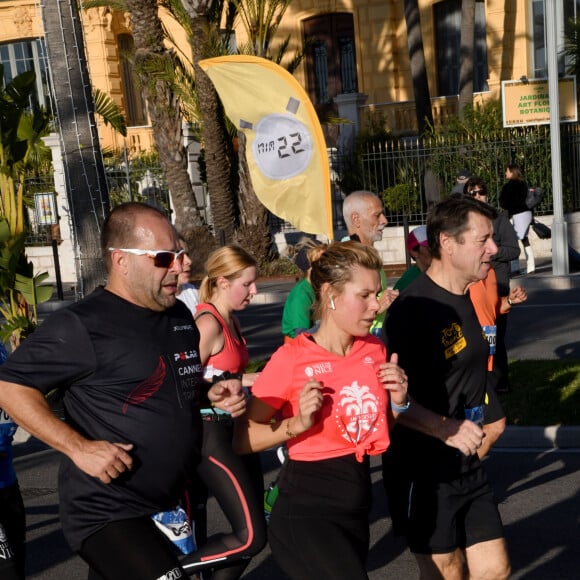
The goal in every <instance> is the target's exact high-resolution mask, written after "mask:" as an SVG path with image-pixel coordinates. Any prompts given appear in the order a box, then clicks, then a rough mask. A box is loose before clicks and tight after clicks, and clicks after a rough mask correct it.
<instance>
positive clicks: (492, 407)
mask: <svg viewBox="0 0 580 580" xmlns="http://www.w3.org/2000/svg"><path fill="white" fill-rule="evenodd" d="M490 374H491V373H488V381H487V386H486V396H485V406H484V409H483V423H484V425H489V424H490V423H495V422H496V421H499V420H500V419H503V418H504V417H505V413H504V412H503V407H502V406H501V401H500V400H499V397H498V396H497V393H496V391H495V388H494V387H493V386H492V385H491V384H490V383H492V381H491V380H489V375H490Z"/></svg>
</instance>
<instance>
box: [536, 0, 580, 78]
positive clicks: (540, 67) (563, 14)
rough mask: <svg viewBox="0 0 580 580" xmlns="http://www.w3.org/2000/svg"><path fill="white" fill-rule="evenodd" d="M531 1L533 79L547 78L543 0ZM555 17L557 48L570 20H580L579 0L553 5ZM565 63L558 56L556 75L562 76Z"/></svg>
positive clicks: (564, 1)
mask: <svg viewBox="0 0 580 580" xmlns="http://www.w3.org/2000/svg"><path fill="white" fill-rule="evenodd" d="M531 1H532V59H533V65H532V66H533V70H534V77H536V78H539V77H547V76H548V70H547V68H546V18H545V10H546V6H545V0H531ZM554 9H555V15H556V34H557V36H558V47H561V44H562V42H563V39H564V31H565V30H566V28H567V26H568V22H569V21H570V20H571V19H572V20H574V19H577V18H580V0H562V2H561V3H560V2H555V4H554ZM566 65H567V62H566V61H565V58H564V56H563V55H560V56H558V73H559V74H564V73H565V70H566Z"/></svg>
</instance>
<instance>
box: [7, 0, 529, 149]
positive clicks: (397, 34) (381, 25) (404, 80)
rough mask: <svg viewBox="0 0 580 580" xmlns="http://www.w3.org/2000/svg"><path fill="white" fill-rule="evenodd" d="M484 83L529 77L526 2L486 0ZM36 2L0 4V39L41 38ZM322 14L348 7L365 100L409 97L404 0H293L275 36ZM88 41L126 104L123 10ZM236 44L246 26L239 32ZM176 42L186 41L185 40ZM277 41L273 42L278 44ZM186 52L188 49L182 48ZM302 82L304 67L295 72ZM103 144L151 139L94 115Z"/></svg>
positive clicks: (101, 73)
mask: <svg viewBox="0 0 580 580" xmlns="http://www.w3.org/2000/svg"><path fill="white" fill-rule="evenodd" d="M433 4H434V2H433V0H419V6H420V13H421V24H422V30H423V42H424V50H425V57H426V59H427V63H428V65H427V66H428V77H429V84H430V91H431V95H432V96H434V95H437V90H436V70H435V65H434V64H433V63H434V57H435V54H434V51H435V41H434V29H433ZM485 6H486V20H487V43H488V64H489V87H490V90H491V91H492V92H493V93H494V94H495V95H496V96H499V89H500V86H501V85H500V83H501V80H507V79H517V78H520V77H521V76H522V75H528V76H530V75H531V61H530V54H529V50H530V49H529V36H528V35H527V33H526V29H527V25H528V23H529V20H530V15H529V13H528V12H529V2H528V1H527V0H486V3H485ZM39 11H40V8H39V4H38V3H33V2H30V0H19V1H18V0H14V1H3V2H1V3H0V42H7V41H10V40H15V39H19V38H31V37H36V36H41V35H42V24H41V18H40V12H39ZM326 12H351V13H352V14H353V18H354V25H355V37H356V39H357V75H358V83H359V91H360V92H361V93H365V94H367V95H368V99H367V104H373V103H375V104H376V103H379V104H380V103H389V102H398V101H409V100H413V90H412V81H411V76H410V71H409V59H408V53H407V50H408V49H407V34H406V25H405V19H404V13H403V0H366V1H359V0H350V1H348V0H342V1H341V0H294V1H293V2H292V4H291V5H290V7H289V9H288V11H287V13H286V16H285V17H284V19H283V21H282V23H281V26H280V33H279V36H278V37H279V38H280V39H282V38H284V37H285V36H286V35H288V34H290V35H291V45H290V47H289V48H290V52H292V51H293V49H296V48H298V47H300V46H301V45H302V21H303V20H304V19H306V18H309V17H311V16H315V15H319V14H324V13H326ZM83 23H84V27H85V34H86V35H85V43H86V48H87V53H88V61H89V69H90V75H91V81H92V83H93V85H94V86H95V87H98V88H99V89H101V90H102V91H104V92H106V93H107V94H109V95H110V96H111V98H113V99H114V100H115V101H116V102H117V103H118V104H119V105H121V106H123V93H122V89H121V75H120V66H119V54H118V49H117V41H116V37H117V35H118V34H121V33H130V23H129V19H128V18H127V15H124V14H119V13H110V11H109V10H108V9H105V8H99V9H92V10H90V11H88V12H85V13H83ZM237 40H238V43H240V42H242V41H243V31H239V32H238V39H237ZM179 42H181V43H183V44H184V45H185V39H184V38H183V37H180V40H179ZM275 44H276V43H275ZM186 49H187V48H186ZM296 77H297V79H298V81H299V82H301V83H302V84H304V83H305V71H304V66H302V67H301V68H300V69H299V70H298V71H297V73H296ZM97 122H98V130H99V134H100V136H101V142H102V146H103V147H111V148H121V147H123V146H124V145H126V146H128V147H129V149H130V150H131V151H135V150H138V149H148V148H149V147H150V146H151V144H152V138H151V130H150V127H134V128H131V129H130V131H129V133H130V134H129V137H128V138H127V140H125V139H123V138H122V137H120V136H119V135H117V134H115V133H114V132H113V131H112V129H111V128H110V127H106V126H105V125H104V124H103V122H102V120H100V119H97Z"/></svg>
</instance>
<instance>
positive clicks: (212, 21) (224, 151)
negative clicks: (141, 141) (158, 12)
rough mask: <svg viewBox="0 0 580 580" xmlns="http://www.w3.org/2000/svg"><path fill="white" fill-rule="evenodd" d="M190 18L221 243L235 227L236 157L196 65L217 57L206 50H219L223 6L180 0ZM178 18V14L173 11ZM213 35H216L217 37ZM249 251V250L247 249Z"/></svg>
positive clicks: (218, 108) (211, 193) (208, 172)
mask: <svg viewBox="0 0 580 580" xmlns="http://www.w3.org/2000/svg"><path fill="white" fill-rule="evenodd" d="M181 1H182V6H183V8H184V10H185V12H186V14H187V16H188V18H189V22H188V23H184V22H183V20H181V22H182V24H185V26H188V27H189V29H190V31H191V33H190V43H191V50H192V55H193V65H194V73H195V88H196V92H195V96H196V101H197V106H198V108H199V119H200V121H201V126H202V139H203V146H204V153H205V166H206V179H207V187H208V191H209V196H210V204H211V213H212V219H213V227H214V233H215V235H217V236H218V239H219V240H220V242H221V243H229V242H232V241H233V240H234V233H235V231H236V228H237V225H238V220H237V218H238V211H237V205H236V190H237V184H238V180H237V175H238V171H237V157H236V154H235V151H234V145H233V139H232V136H231V134H230V132H229V131H228V128H227V125H226V123H227V121H226V118H225V115H224V112H223V108H222V105H221V103H220V100H219V97H218V94H217V92H216V90H215V87H214V86H213V84H212V82H211V81H210V79H209V77H208V76H207V75H206V74H205V72H204V71H203V70H202V69H201V68H200V67H199V66H198V64H197V63H198V62H199V61H200V60H202V59H204V58H207V57H211V56H217V55H216V54H215V52H214V53H212V52H211V51H210V50H209V48H210V46H213V47H216V46H217V47H221V48H218V50H221V51H223V46H222V45H221V44H220V42H219V39H218V38H217V37H218V34H219V26H220V24H221V16H222V11H223V4H222V3H221V2H219V1H218V2H213V1H212V0H181ZM173 13H174V15H177V11H176V10H174V11H173ZM216 32H217V33H218V34H216ZM248 249H250V248H248Z"/></svg>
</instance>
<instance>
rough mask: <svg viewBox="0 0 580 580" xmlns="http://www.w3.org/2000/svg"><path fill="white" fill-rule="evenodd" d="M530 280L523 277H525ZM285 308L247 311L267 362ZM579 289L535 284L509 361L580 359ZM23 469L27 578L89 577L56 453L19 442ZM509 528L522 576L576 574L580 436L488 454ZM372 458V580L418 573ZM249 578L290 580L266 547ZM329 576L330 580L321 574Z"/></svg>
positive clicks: (214, 524) (269, 465) (253, 347)
mask: <svg viewBox="0 0 580 580" xmlns="http://www.w3.org/2000/svg"><path fill="white" fill-rule="evenodd" d="M524 283H525V281H524ZM281 309H282V304H281V303H280V302H277V303H270V304H256V305H252V306H250V307H249V308H248V309H247V310H246V311H244V312H243V313H240V319H241V323H242V327H243V329H244V334H245V336H246V338H247V341H248V344H249V348H250V356H251V357H252V358H265V357H267V356H268V355H269V354H271V352H272V351H273V350H275V348H276V347H277V346H279V345H280V344H282V338H281V334H280V316H281ZM579 326H580V289H574V290H559V291H553V290H542V289H540V290H534V291H533V292H531V293H530V299H529V300H528V302H527V303H526V304H524V305H520V306H517V307H516V308H514V310H513V312H512V314H510V323H509V329H508V337H507V344H508V352H509V355H510V358H518V359H533V358H543V359H545V358H571V359H580V338H579V333H578V328H579ZM15 450H16V454H17V455H18V457H17V459H16V468H17V472H18V476H19V480H20V485H21V488H22V492H23V495H24V500H25V505H26V510H27V522H28V526H27V530H28V531H27V538H28V542H27V546H28V555H27V578H29V579H30V580H35V579H39V580H40V579H42V580H56V579H58V580H61V579H62V578H67V579H69V578H70V579H73V580H76V579H83V578H86V572H87V569H86V566H85V565H84V563H83V562H82V561H81V560H80V559H79V558H78V557H76V556H75V555H73V554H71V552H70V550H69V548H68V546H67V545H66V544H65V542H64V539H63V537H62V533H61V530H60V525H59V517H58V499H57V492H56V488H57V485H56V469H57V467H56V466H57V463H58V454H57V453H56V452H54V451H52V450H47V449H46V448H45V447H44V446H43V445H41V444H40V443H38V442H36V441H34V440H32V441H29V442H27V443H23V444H19V445H16V446H15ZM263 459H264V466H265V479H266V482H268V481H269V480H270V479H272V478H273V477H274V475H275V471H276V469H277V464H276V460H275V459H274V458H273V454H272V453H264V454H263ZM486 467H487V469H488V471H489V473H490V479H491V480H492V481H493V484H494V488H495V490H496V494H497V497H498V500H499V502H500V504H499V505H500V510H501V513H502V517H503V521H504V524H505V529H506V537H507V540H508V547H509V552H510V557H511V560H512V569H513V574H512V578H514V579H526V580H528V579H529V580H551V579H554V580H575V579H578V578H579V577H580V575H579V572H578V557H577V549H578V546H579V545H580V526H579V513H580V509H579V508H580V493H579V492H580V441H579V442H578V446H577V447H576V448H571V449H570V448H569V449H565V450H549V451H547V450H541V449H507V450H496V451H493V452H492V454H491V456H490V457H489V458H488V459H487V460H486ZM379 476H380V468H379V466H378V463H377V461H374V462H373V477H374V482H375V484H374V490H375V504H374V509H373V512H372V516H371V534H372V542H371V550H370V555H369V577H370V579H371V580H379V578H380V579H383V578H401V579H404V580H406V579H411V578H417V577H418V574H417V569H416V566H415V564H414V560H413V558H412V556H411V555H410V554H409V552H408V551H407V550H406V549H405V547H404V545H403V543H402V542H401V540H400V539H396V538H394V537H393V535H392V532H391V525H390V520H389V518H388V514H387V513H386V507H385V501H384V495H383V493H382V486H381V483H380V479H379ZM209 525H210V532H212V530H213V531H214V532H217V531H219V530H221V529H225V526H226V524H225V522H224V521H223V518H222V517H221V515H220V512H219V509H218V508H217V506H216V505H215V504H211V505H210V524H209ZM245 578H247V579H248V580H278V579H280V580H283V579H284V575H283V574H282V573H281V572H280V570H279V569H278V568H277V567H276V565H275V563H274V562H273V560H272V558H271V555H270V553H269V550H268V549H266V550H264V551H263V552H262V554H260V555H259V556H258V557H256V558H255V559H254V561H253V562H252V564H251V565H250V567H249V568H248V571H247V573H246V575H245ZM319 580H327V579H319Z"/></svg>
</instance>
